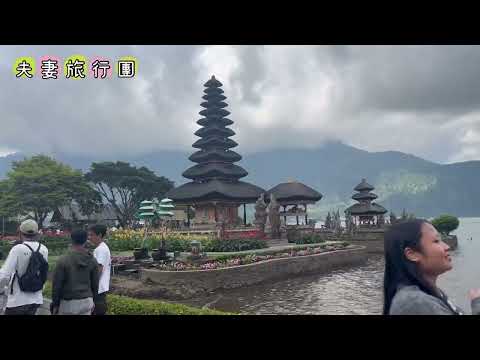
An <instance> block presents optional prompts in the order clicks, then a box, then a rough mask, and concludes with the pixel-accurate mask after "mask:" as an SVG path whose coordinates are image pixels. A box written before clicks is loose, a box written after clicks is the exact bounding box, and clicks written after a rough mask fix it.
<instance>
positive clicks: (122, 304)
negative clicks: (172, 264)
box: [107, 295, 228, 315]
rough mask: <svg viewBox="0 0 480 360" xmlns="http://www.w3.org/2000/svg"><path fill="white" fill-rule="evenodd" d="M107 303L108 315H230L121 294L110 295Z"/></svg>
mask: <svg viewBox="0 0 480 360" xmlns="http://www.w3.org/2000/svg"><path fill="white" fill-rule="evenodd" d="M107 304H108V312H107V314H108V315H228V314H227V313H224V312H221V311H216V310H209V309H198V308H194V307H190V306H186V305H180V304H171V303H167V302H163V301H157V300H144V299H134V298H130V297H126V296H120V295H108V296H107Z"/></svg>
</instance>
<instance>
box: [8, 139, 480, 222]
mask: <svg viewBox="0 0 480 360" xmlns="http://www.w3.org/2000/svg"><path fill="white" fill-rule="evenodd" d="M192 152H193V149H192V151H191V152H188V153H184V152H176V151H163V152H158V153H152V154H149V155H146V156H142V157H132V158H125V157H124V158H121V159H111V158H109V159H100V158H99V159H94V158H86V157H69V156H65V155H61V154H60V155H56V156H54V157H55V158H56V159H57V160H60V161H62V162H64V163H67V164H69V165H71V166H72V167H74V168H76V169H82V170H83V171H86V170H88V168H89V167H90V164H91V163H92V161H116V160H122V161H128V162H130V163H132V164H135V165H136V166H141V165H145V166H147V167H148V168H150V169H152V170H154V171H155V172H156V173H157V174H158V175H163V176H166V177H168V178H170V179H171V180H173V181H175V183H176V184H177V185H179V184H181V183H184V182H186V181H187V179H184V178H182V177H181V173H182V172H183V171H184V170H185V169H186V168H187V167H189V166H191V165H192V164H193V163H191V162H190V161H189V160H188V156H189V155H190V154H191V153H192ZM22 157H23V156H22V155H20V154H13V155H9V156H7V157H5V158H0V176H4V175H5V173H6V172H7V171H8V169H9V168H10V163H11V161H12V160H18V159H21V158H22ZM240 164H241V165H242V166H243V167H244V168H245V169H246V170H247V171H248V172H249V176H248V177H246V178H245V180H246V181H249V182H252V183H254V184H256V185H259V186H262V187H263V188H265V189H266V190H268V189H269V188H271V187H273V186H274V185H276V184H278V183H281V182H285V181H288V180H290V179H295V180H298V181H301V182H303V183H305V184H307V185H309V186H311V187H313V188H315V189H316V190H318V191H320V192H321V193H322V194H323V195H324V198H323V199H322V200H321V201H320V202H319V203H318V206H317V207H316V209H315V210H316V211H315V213H314V214H315V215H317V216H318V215H321V216H323V214H324V213H325V212H326V211H328V210H330V209H337V208H339V209H340V210H341V211H343V210H344V209H345V207H346V206H348V205H350V204H352V203H353V202H354V201H353V200H351V199H350V197H351V196H352V194H353V192H354V191H353V188H354V187H355V185H357V184H358V183H359V182H360V181H361V179H362V178H366V179H367V180H368V182H369V183H370V184H372V185H374V186H375V190H374V192H375V193H376V194H377V195H378V196H379V199H378V201H377V202H379V203H381V204H382V205H383V206H385V207H386V208H387V209H389V210H393V211H394V212H396V213H397V215H398V214H399V213H400V212H401V211H402V209H403V208H405V209H406V210H407V211H408V212H413V213H415V214H416V215H417V216H436V215H439V214H441V213H451V214H455V215H457V216H465V217H467V216H480V191H479V189H478V186H479V180H480V161H468V162H462V163H455V164H448V165H440V164H436V163H433V162H430V161H426V160H424V159H421V158H419V157H416V156H413V155H408V154H405V153H402V152H398V151H386V152H368V151H364V150H360V149H357V148H354V147H352V146H348V145H345V144H342V143H330V144H327V145H325V146H323V147H321V148H318V149H314V150H305V149H298V150H287V149H278V150H271V151H267V152H261V153H255V154H250V155H245V156H244V158H243V159H242V161H241V162H240Z"/></svg>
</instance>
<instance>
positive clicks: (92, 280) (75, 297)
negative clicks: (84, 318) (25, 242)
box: [50, 230, 100, 315]
mask: <svg viewBox="0 0 480 360" xmlns="http://www.w3.org/2000/svg"><path fill="white" fill-rule="evenodd" d="M71 238H72V248H71V251H70V252H69V253H68V254H66V255H63V256H62V257H61V258H60V259H59V260H58V262H57V266H56V267H55V272H54V274H53V284H52V304H51V305H50V310H51V313H52V314H59V315H91V314H92V312H93V309H94V297H95V296H97V294H98V283H99V279H100V274H99V271H98V263H97V261H96V260H95V258H94V257H93V255H92V254H90V253H89V252H88V250H87V249H86V248H85V244H86V242H87V238H88V234H87V232H86V231H84V230H76V231H74V232H72V234H71Z"/></svg>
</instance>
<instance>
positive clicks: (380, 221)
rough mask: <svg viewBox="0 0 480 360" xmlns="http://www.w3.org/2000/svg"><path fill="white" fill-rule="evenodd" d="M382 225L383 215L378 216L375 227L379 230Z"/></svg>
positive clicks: (383, 222)
mask: <svg viewBox="0 0 480 360" xmlns="http://www.w3.org/2000/svg"><path fill="white" fill-rule="evenodd" d="M384 225H385V218H384V217H383V215H379V216H378V218H377V226H378V227H379V228H381V227H383V226H384Z"/></svg>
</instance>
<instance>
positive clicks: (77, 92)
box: [0, 46, 480, 163]
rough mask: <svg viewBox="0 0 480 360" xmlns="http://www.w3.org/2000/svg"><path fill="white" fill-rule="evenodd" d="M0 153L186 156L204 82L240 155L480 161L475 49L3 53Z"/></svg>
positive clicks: (20, 49) (51, 49)
mask: <svg viewBox="0 0 480 360" xmlns="http://www.w3.org/2000/svg"><path fill="white" fill-rule="evenodd" d="M1 53H2V55H1V56H0V78H1V79H2V81H1V88H0V109H1V113H0V119H1V120H0V121H1V122H2V125H3V126H2V127H1V130H0V153H3V154H5V153H7V152H11V151H25V152H37V153H38V152H46V153H58V152H62V153H68V154H70V155H93V154H95V155H99V154H101V155H102V156H115V157H121V156H122V155H125V154H130V155H141V154H143V153H151V152H153V151H158V150H163V149H168V150H185V151H188V152H191V151H192V149H191V144H192V142H193V141H194V140H195V139H194V138H195V136H194V135H193V132H194V131H195V130H196V129H198V125H197V124H196V123H195V121H196V120H198V119H199V118H200V115H198V111H200V110H201V109H202V108H201V107H200V106H199V104H200V103H201V102H202V101H203V100H202V99H201V96H202V95H203V92H202V91H203V89H204V88H203V83H205V81H207V80H208V79H209V78H210V76H211V75H212V74H214V75H215V76H216V77H217V78H218V79H219V80H220V81H221V82H222V83H223V84H224V87H223V89H224V90H225V95H226V96H227V98H228V99H227V103H228V104H229V107H228V108H227V109H228V110H229V111H231V112H232V114H231V115H230V116H229V118H231V119H232V120H233V121H234V122H235V124H234V125H233V126H232V127H233V129H234V130H235V131H236V133H237V135H236V136H235V137H234V139H235V140H236V141H237V142H239V143H240V146H239V147H238V152H240V153H246V152H255V151H262V150H266V149H273V148H287V147H293V148H300V147H319V146H321V145H322V144H323V143H325V141H328V140H341V141H343V142H345V143H347V144H350V145H353V146H356V147H359V148H361V149H365V150H368V151H384V150H399V151H403V152H407V153H411V154H415V155H418V156H421V157H424V158H426V159H429V160H433V161H436V162H440V163H449V162H454V161H465V160H480V47H479V46H3V47H2V51H1ZM73 54H81V55H84V56H86V57H87V58H92V57H94V56H102V57H107V58H110V59H111V60H116V59H118V58H120V57H122V56H134V57H136V58H137V59H138V74H137V76H136V78H134V79H119V78H115V77H114V78H111V79H108V80H94V79H91V78H90V79H85V80H78V81H74V80H71V79H65V78H61V79H58V80H42V79H40V78H39V77H36V78H33V79H17V78H15V76H14V74H13V70H12V68H13V64H14V62H15V59H16V58H17V57H20V56H31V57H34V58H35V59H37V63H38V59H39V58H40V57H42V56H44V55H53V56H57V57H59V58H61V59H65V58H66V57H68V56H70V55H73Z"/></svg>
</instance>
